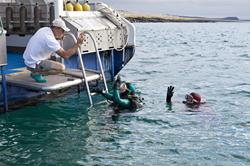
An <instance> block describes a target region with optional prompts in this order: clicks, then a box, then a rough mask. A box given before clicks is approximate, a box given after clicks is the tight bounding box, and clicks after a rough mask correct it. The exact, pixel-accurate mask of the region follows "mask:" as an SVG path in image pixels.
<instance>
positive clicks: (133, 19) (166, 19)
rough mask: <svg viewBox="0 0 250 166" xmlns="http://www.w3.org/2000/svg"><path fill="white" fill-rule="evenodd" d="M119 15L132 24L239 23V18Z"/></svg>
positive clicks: (150, 14) (146, 14) (141, 14)
mask: <svg viewBox="0 0 250 166" xmlns="http://www.w3.org/2000/svg"><path fill="white" fill-rule="evenodd" d="M119 13H120V14H121V15H122V16H123V17H125V18H126V19H128V20H129V21H130V22H200V23H202V22H237V21H240V20H239V19H238V18H237V17H225V18H206V17H185V16H171V15H164V14H152V13H138V12H128V11H119Z"/></svg>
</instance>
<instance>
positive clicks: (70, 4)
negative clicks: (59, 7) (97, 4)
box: [65, 1, 74, 11]
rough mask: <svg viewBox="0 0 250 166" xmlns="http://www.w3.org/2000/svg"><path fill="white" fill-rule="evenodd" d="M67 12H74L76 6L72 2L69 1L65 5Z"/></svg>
mask: <svg viewBox="0 0 250 166" xmlns="http://www.w3.org/2000/svg"><path fill="white" fill-rule="evenodd" d="M65 10H66V11H74V6H73V5H72V3H71V2H70V1H67V2H66V4H65Z"/></svg>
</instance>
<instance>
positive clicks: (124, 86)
mask: <svg viewBox="0 0 250 166" xmlns="http://www.w3.org/2000/svg"><path fill="white" fill-rule="evenodd" d="M119 90H120V93H124V92H126V90H127V85H126V84H125V83H122V84H121V85H120V88H119Z"/></svg>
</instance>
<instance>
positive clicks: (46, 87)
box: [6, 68, 101, 92]
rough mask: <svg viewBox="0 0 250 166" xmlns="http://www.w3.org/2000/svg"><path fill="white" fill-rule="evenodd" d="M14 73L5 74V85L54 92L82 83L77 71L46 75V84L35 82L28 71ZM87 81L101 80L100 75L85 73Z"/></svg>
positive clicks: (80, 72) (24, 69)
mask: <svg viewBox="0 0 250 166" xmlns="http://www.w3.org/2000/svg"><path fill="white" fill-rule="evenodd" d="M15 70H16V72H15V73H11V74H7V75H6V80H7V84H12V85H15V86H19V87H23V88H26V89H29V90H35V91H47V92H49V91H55V90H60V89H64V88H69V87H71V86H75V85H78V84H81V83H83V82H84V79H83V77H82V71H81V70H78V69H66V70H65V72H64V73H62V74H57V75H47V76H45V79H46V80H47V82H46V83H38V82H35V80H34V79H32V78H31V77H30V71H28V70H27V69H26V68H18V69H15ZM85 72H86V76H87V80H88V81H95V80H99V79H101V77H100V74H99V73H97V72H95V71H85Z"/></svg>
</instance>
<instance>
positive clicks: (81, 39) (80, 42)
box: [76, 33, 85, 47]
mask: <svg viewBox="0 0 250 166" xmlns="http://www.w3.org/2000/svg"><path fill="white" fill-rule="evenodd" d="M83 41H85V35H84V33H80V35H79V36H78V38H77V40H76V44H77V47H80V45H82V43H83Z"/></svg>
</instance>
